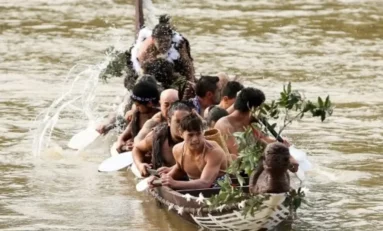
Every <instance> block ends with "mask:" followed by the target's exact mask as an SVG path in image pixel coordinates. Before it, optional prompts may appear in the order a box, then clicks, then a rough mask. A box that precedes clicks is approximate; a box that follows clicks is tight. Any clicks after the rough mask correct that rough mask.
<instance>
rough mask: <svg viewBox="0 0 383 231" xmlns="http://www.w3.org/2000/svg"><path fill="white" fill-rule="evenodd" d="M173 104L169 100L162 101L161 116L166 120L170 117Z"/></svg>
mask: <svg viewBox="0 0 383 231" xmlns="http://www.w3.org/2000/svg"><path fill="white" fill-rule="evenodd" d="M172 103H173V102H171V100H168V99H161V101H160V106H161V114H162V116H163V117H164V118H166V117H167V116H168V110H169V108H170V105H171V104H172Z"/></svg>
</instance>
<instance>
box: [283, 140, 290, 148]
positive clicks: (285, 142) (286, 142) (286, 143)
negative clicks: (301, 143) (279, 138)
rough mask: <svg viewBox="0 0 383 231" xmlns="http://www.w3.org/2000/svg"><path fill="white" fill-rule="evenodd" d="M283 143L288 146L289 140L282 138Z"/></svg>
mask: <svg viewBox="0 0 383 231" xmlns="http://www.w3.org/2000/svg"><path fill="white" fill-rule="evenodd" d="M283 144H284V145H286V146H287V147H290V145H291V144H290V142H289V141H288V140H287V139H286V138H283Z"/></svg>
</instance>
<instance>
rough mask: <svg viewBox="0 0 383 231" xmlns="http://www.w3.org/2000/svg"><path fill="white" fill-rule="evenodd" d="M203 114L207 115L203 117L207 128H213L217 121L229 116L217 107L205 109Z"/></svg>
mask: <svg viewBox="0 0 383 231" xmlns="http://www.w3.org/2000/svg"><path fill="white" fill-rule="evenodd" d="M205 112H207V114H206V115H205V118H206V123H207V126H208V127H209V128H214V125H215V123H216V122H217V121H218V120H219V119H221V118H222V117H225V116H228V115H229V113H228V112H227V111H226V110H225V109H223V108H221V107H219V106H217V105H214V106H210V107H208V108H206V110H205Z"/></svg>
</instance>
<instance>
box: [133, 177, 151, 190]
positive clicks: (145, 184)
mask: <svg viewBox="0 0 383 231" xmlns="http://www.w3.org/2000/svg"><path fill="white" fill-rule="evenodd" d="M148 180H149V178H145V179H143V180H142V181H140V183H138V184H136V190H137V191H138V192H142V191H145V190H146V189H148V188H149V184H148Z"/></svg>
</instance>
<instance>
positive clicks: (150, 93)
mask: <svg viewBox="0 0 383 231" xmlns="http://www.w3.org/2000/svg"><path fill="white" fill-rule="evenodd" d="M130 97H131V99H132V101H133V102H134V105H135V107H136V109H135V111H134V113H133V115H132V121H131V122H130V123H129V125H128V126H127V127H126V129H125V131H124V133H123V134H121V135H120V137H119V138H118V141H117V146H118V147H119V148H118V149H117V151H118V152H121V151H123V150H127V151H128V150H131V149H132V148H133V139H134V137H136V135H137V134H138V132H139V131H140V129H141V128H142V127H143V125H144V124H145V122H146V121H147V120H149V119H150V118H152V117H153V116H154V115H155V114H156V113H157V112H158V111H159V110H158V109H157V107H156V106H157V104H158V98H159V92H158V89H157V86H156V85H154V84H153V83H151V82H148V81H142V82H139V83H137V84H136V85H135V86H134V88H133V92H132V94H131V96H130Z"/></svg>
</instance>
